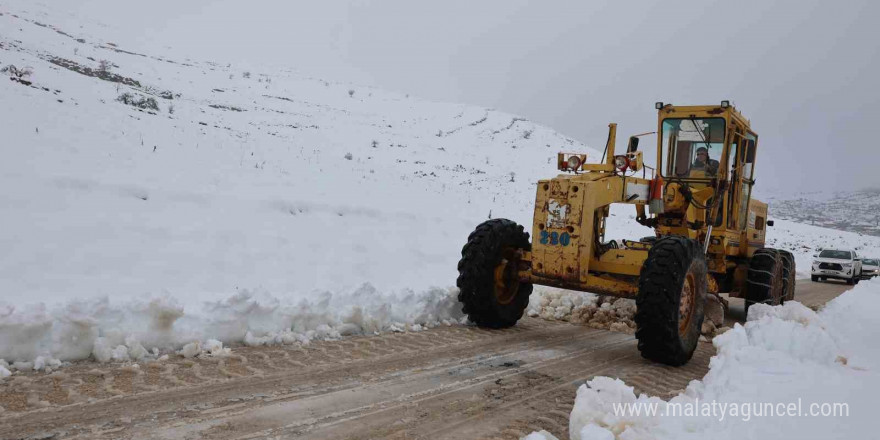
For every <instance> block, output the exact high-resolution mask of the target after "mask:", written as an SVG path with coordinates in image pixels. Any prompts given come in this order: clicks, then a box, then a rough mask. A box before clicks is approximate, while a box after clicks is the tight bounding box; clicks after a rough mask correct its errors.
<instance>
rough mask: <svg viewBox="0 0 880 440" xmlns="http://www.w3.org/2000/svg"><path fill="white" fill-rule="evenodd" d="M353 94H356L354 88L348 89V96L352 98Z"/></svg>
mask: <svg viewBox="0 0 880 440" xmlns="http://www.w3.org/2000/svg"><path fill="white" fill-rule="evenodd" d="M352 96H354V89H349V90H348V97H349V98H351V97H352Z"/></svg>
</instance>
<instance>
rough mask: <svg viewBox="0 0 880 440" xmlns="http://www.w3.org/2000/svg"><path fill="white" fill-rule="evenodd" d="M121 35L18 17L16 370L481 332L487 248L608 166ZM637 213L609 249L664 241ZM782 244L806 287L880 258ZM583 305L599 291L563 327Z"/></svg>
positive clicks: (455, 108)
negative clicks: (835, 263) (476, 292)
mask: <svg viewBox="0 0 880 440" xmlns="http://www.w3.org/2000/svg"><path fill="white" fill-rule="evenodd" d="M123 34H124V27H120V26H112V25H107V24H105V23H95V22H93V21H92V20H89V19H85V18H83V17H77V16H75V15H68V14H59V13H54V12H53V11H51V10H50V9H49V8H47V7H45V6H41V5H40V4H38V3H31V2H25V1H12V2H3V3H2V4H0V68H7V71H6V73H4V75H7V76H8V77H9V78H13V77H15V75H14V71H13V70H11V69H8V67H9V66H16V70H19V69H23V68H26V67H27V68H29V70H31V71H32V74H30V75H29V76H26V77H23V81H19V80H16V81H13V80H8V79H3V80H2V81H0V96H2V99H3V103H4V104H5V105H3V106H0V120H2V121H3V133H2V140H3V142H2V143H0V153H2V157H3V160H2V161H0V185H2V187H3V188H4V189H5V190H4V191H2V192H0V218H2V219H3V228H0V247H2V248H3V250H4V252H3V253H2V254H0V359H5V360H6V361H7V362H8V363H12V364H14V363H15V362H19V364H18V366H19V367H20V368H40V367H54V366H57V365H58V364H59V362H60V361H69V360H76V359H84V358H88V357H90V356H94V357H95V358H97V359H101V360H106V359H117V360H128V359H131V358H134V359H139V358H143V357H157V356H161V355H162V354H163V353H168V352H170V351H172V350H179V349H181V347H184V346H185V345H186V344H191V343H198V344H200V345H199V346H196V345H189V348H188V351H187V353H191V352H193V350H196V351H198V350H199V349H206V350H209V351H210V350H218V349H220V348H219V346H218V345H217V344H218V343H224V344H229V343H247V344H252V345H254V344H266V343H305V342H307V341H308V340H310V339H313V338H336V337H340V336H344V335H346V334H365V333H366V334H371V333H376V332H384V331H418V330H420V329H422V328H423V327H426V326H428V327H430V326H435V325H451V324H456V323H462V318H463V316H462V314H461V311H460V308H459V306H458V304H457V302H456V300H455V295H456V289H455V288H454V284H455V278H456V276H457V272H456V263H457V261H458V259H459V255H460V254H459V252H460V249H461V246H462V245H463V244H464V240H465V239H466V237H467V235H468V233H469V232H470V231H471V230H472V229H473V228H474V226H475V225H476V224H478V223H480V222H482V221H483V220H485V219H488V218H490V217H491V218H496V217H507V218H511V219H513V220H516V221H518V222H520V223H524V224H530V222H531V210H532V202H533V199H534V188H533V187H532V185H533V182H534V181H535V180H536V179H538V178H541V177H547V176H552V175H554V174H555V173H556V169H555V154H556V153H557V152H558V151H562V150H564V151H580V152H586V153H587V154H588V155H590V158H591V160H593V161H595V160H597V159H598V156H599V153H598V152H597V151H596V150H594V149H591V148H588V147H586V146H584V145H583V144H581V143H579V142H577V141H574V140H572V139H569V138H567V137H565V136H564V135H562V134H559V133H556V132H555V131H553V130H552V129H549V128H547V127H543V126H540V125H537V124H534V123H532V122H530V121H528V120H526V119H525V118H522V117H519V116H516V115H511V114H506V113H503V112H500V111H497V110H493V109H485V108H480V107H475V106H469V105H460V104H447V103H434V102H426V101H421V100H419V99H416V98H414V97H409V96H408V95H403V94H398V93H394V92H387V91H383V90H377V89H374V88H369V87H363V86H358V85H355V84H343V83H333V82H328V81H324V80H322V79H318V78H312V77H310V76H308V75H306V74H301V73H297V72H294V71H291V70H283V69H268V68H266V69H261V68H259V67H254V66H248V67H239V66H236V65H231V64H222V65H221V64H218V63H215V62H212V61H210V60H200V59H198V57H191V58H186V57H179V58H178V57H172V56H168V55H166V51H165V50H164V49H162V48H156V49H155V50H153V51H141V52H138V51H134V50H129V49H127V48H125V47H121V46H119V45H117V44H116V43H114V41H119V40H116V38H114V36H119V35H123ZM139 50H140V49H139ZM4 78H5V77H4ZM16 79H17V78H16ZM123 101H126V102H127V103H126V102H123ZM132 103H134V104H132ZM607 122H608V121H595V124H597V125H600V126H604V125H605V124H607ZM643 128H644V127H621V129H622V130H623V132H622V135H625V134H626V133H628V132H637V131H644V130H643ZM771 212H772V206H771ZM634 216H635V213H634V209H632V208H631V207H620V209H617V208H615V209H613V210H612V217H611V218H610V220H609V225H608V226H609V230H608V238H639V237H643V236H646V235H650V234H651V231H650V230H647V229H645V228H643V227H641V226H639V225H637V224H636V223H635V222H634V221H633V218H634ZM769 236H770V244H771V245H774V246H777V247H780V248H785V249H791V250H793V251H794V252H795V253H796V255H797V258H798V260H797V261H798V267H799V273H800V274H801V275H803V274H804V271H806V270H808V267H809V266H808V264H809V257H810V255H811V254H812V253H813V252H814V251H815V249H816V247H819V246H831V245H834V246H847V247H855V248H858V249H861V250H863V253H865V254H869V255H870V254H873V255H880V238H877V237H861V236H858V235H857V234H847V233H843V232H838V231H831V230H828V229H822V228H815V227H808V226H804V225H800V224H797V223H792V222H783V221H779V222H778V223H777V226H775V227H774V228H771V230H770V235H769ZM535 298H536V299H535V301H533V306H534V307H541V305H540V300H541V298H542V293H541V291H538V294H536V296H535ZM571 298H577V299H575V300H572V299H571ZM566 301H568V302H566ZM577 301H580V303H583V302H584V301H591V296H590V295H584V294H573V296H570V297H569V298H568V300H562V301H561V303H557V304H555V305H554V307H556V308H558V307H562V309H558V310H557V309H554V311H553V314H554V315H556V314H559V316H558V317H559V318H564V319H569V318H568V317H567V315H566V313H565V310H564V308H565V307H566V304H568V303H571V304H574V303H575V302H577ZM534 307H533V310H534ZM571 309H572V307H570V306H568V310H569V315H570V311H571ZM209 341H211V342H210V343H209ZM154 348H155V349H156V350H154Z"/></svg>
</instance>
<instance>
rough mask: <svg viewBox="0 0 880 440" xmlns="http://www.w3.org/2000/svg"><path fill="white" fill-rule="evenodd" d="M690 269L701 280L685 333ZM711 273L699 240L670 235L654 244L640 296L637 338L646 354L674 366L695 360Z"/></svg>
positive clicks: (697, 281) (646, 266)
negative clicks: (682, 315) (682, 318)
mask: <svg viewBox="0 0 880 440" xmlns="http://www.w3.org/2000/svg"><path fill="white" fill-rule="evenodd" d="M689 270H693V273H694V276H695V279H696V283H697V287H696V294H695V301H696V302H695V304H694V307H695V309H694V312H693V313H694V314H693V315H692V318H691V325H690V327H689V329H688V330H687V334H686V335H684V336H682V335H680V334H679V330H678V329H679V305H680V303H681V291H682V286H683V284H684V282H685V278H686V275H687V273H688V271H689ZM707 273H708V268H707V265H706V259H705V255H704V254H703V252H702V249H701V247H700V245H699V244H698V243H697V242H696V241H694V240H690V239H687V238H685V237H679V236H667V237H663V238H660V239H659V240H657V241H656V242H655V243H654V245H653V246H652V247H651V250H650V251H649V252H648V258H647V259H646V260H645V263H644V264H643V265H642V270H641V272H640V274H639V294H638V296H637V297H636V315H635V322H636V338H637V339H638V341H639V343H638V347H639V351H640V352H641V354H642V357H644V358H646V359H650V360H652V361H655V362H660V363H664V364H668V365H673V366H679V365H684V364H685V363H687V362H688V361H689V360H690V359H691V357H692V356H693V353H694V350H696V348H697V343H698V342H699V337H700V328H701V327H702V324H703V317H704V310H703V306H704V302H705V298H706V290H707V276H708V275H707Z"/></svg>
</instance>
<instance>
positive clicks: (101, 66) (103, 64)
mask: <svg viewBox="0 0 880 440" xmlns="http://www.w3.org/2000/svg"><path fill="white" fill-rule="evenodd" d="M111 67H112V65H111V64H110V61H107V60H101V61H98V72H103V73H107V72H109V71H110V68H111Z"/></svg>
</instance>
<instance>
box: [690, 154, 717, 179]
mask: <svg viewBox="0 0 880 440" xmlns="http://www.w3.org/2000/svg"><path fill="white" fill-rule="evenodd" d="M718 166H719V164H718V161H717V160H715V159H712V158H710V157H709V150H708V149H706V147H700V148H697V154H696V155H695V156H694V163H693V164H692V165H691V171H703V172H705V173H706V176H707V177H715V175H717V174H718Z"/></svg>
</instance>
